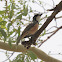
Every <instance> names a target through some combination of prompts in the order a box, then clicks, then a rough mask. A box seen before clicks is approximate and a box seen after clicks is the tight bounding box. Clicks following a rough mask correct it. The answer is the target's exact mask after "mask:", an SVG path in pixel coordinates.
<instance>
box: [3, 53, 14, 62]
mask: <svg viewBox="0 0 62 62" xmlns="http://www.w3.org/2000/svg"><path fill="white" fill-rule="evenodd" d="M13 54H14V52H13V53H12V54H11V56H9V57H8V58H7V59H6V60H4V61H2V62H6V61H7V60H9V59H10V58H11V57H12V55H13Z"/></svg>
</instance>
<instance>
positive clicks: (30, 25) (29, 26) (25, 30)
mask: <svg viewBox="0 0 62 62" xmlns="http://www.w3.org/2000/svg"><path fill="white" fill-rule="evenodd" d="M35 24H36V22H35V23H30V24H29V25H28V26H27V27H26V28H25V29H24V31H23V32H22V35H23V33H25V32H27V31H29V30H30V29H31V28H32V27H33V26H34V25H35Z"/></svg>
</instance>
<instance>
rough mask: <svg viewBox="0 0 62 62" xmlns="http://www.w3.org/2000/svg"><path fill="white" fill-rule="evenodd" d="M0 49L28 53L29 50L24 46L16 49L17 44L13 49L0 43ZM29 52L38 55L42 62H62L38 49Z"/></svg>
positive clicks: (33, 48) (31, 49)
mask: <svg viewBox="0 0 62 62" xmlns="http://www.w3.org/2000/svg"><path fill="white" fill-rule="evenodd" d="M0 49H4V50H8V51H14V52H26V51H27V49H26V48H24V47H23V45H18V46H17V47H16V45H15V44H12V47H10V46H9V44H8V43H4V42H0ZM28 50H30V51H33V52H34V53H35V54H36V55H37V57H38V58H40V59H41V60H43V61H45V62H62V61H60V60H57V59H55V58H52V57H50V56H48V55H47V54H46V53H44V52H43V51H42V50H40V49H38V48H35V47H31V48H29V49H28Z"/></svg>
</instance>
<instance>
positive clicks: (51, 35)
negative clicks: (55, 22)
mask: <svg viewBox="0 0 62 62" xmlns="http://www.w3.org/2000/svg"><path fill="white" fill-rule="evenodd" d="M60 29H62V26H61V27H59V28H58V29H56V30H55V32H54V33H53V34H51V35H50V36H48V37H47V39H45V40H44V41H42V42H41V44H40V45H39V47H40V46H41V45H42V44H43V43H44V42H46V41H47V40H48V39H50V38H51V37H52V36H53V35H54V34H55V33H56V32H57V31H59V30H60Z"/></svg>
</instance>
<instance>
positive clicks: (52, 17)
mask: <svg viewBox="0 0 62 62" xmlns="http://www.w3.org/2000/svg"><path fill="white" fill-rule="evenodd" d="M55 8H56V10H55V9H54V12H53V13H52V14H51V16H49V17H48V18H47V20H46V22H45V23H44V24H43V25H42V27H41V28H40V29H39V30H38V31H37V32H36V33H35V34H34V35H33V36H32V38H31V39H30V40H29V41H30V42H31V41H32V42H33V43H35V41H36V40H37V38H38V37H39V35H40V34H41V33H42V32H43V30H44V29H45V28H46V27H47V26H48V25H49V23H50V22H51V21H52V20H53V19H54V18H55V16H56V15H57V14H58V13H59V12H60V11H61V10H62V1H61V2H60V3H59V4H58V5H57V6H56V7H55Z"/></svg>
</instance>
